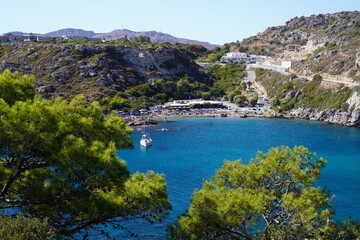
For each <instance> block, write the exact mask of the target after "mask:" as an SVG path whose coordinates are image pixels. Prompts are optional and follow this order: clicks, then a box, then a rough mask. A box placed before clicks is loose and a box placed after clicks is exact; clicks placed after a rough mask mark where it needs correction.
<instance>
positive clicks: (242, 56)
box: [220, 52, 265, 63]
mask: <svg viewBox="0 0 360 240" xmlns="http://www.w3.org/2000/svg"><path fill="white" fill-rule="evenodd" d="M263 58H265V57H264V56H258V55H248V54H247V53H242V52H228V53H226V56H223V57H221V59H220V62H222V63H237V62H245V63H255V62H258V61H259V60H260V59H263Z"/></svg>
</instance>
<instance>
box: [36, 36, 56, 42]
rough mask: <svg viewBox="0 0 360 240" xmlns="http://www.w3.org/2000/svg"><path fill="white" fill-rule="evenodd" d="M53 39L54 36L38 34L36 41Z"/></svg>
mask: <svg viewBox="0 0 360 240" xmlns="http://www.w3.org/2000/svg"><path fill="white" fill-rule="evenodd" d="M51 40H53V38H50V37H46V36H37V37H36V41H38V42H42V41H51Z"/></svg>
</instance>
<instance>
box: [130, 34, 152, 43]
mask: <svg viewBox="0 0 360 240" xmlns="http://www.w3.org/2000/svg"><path fill="white" fill-rule="evenodd" d="M131 40H132V41H133V42H134V43H151V40H150V37H149V36H146V35H140V36H137V37H133V38H131Z"/></svg>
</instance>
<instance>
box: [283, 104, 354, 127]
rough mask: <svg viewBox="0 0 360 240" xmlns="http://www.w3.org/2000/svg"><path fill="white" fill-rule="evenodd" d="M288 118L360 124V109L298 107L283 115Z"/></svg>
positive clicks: (347, 124) (340, 123) (350, 124)
mask: <svg viewBox="0 0 360 240" xmlns="http://www.w3.org/2000/svg"><path fill="white" fill-rule="evenodd" d="M285 116H287V117H288V118H297V119H305V120H310V121H320V122H327V123H332V124H339V125H344V126H351V127H353V126H360V110H354V111H351V110H350V111H347V112H344V111H341V110H338V109H326V110H316V109H313V108H299V109H295V110H293V111H291V112H290V113H289V114H287V115H285Z"/></svg>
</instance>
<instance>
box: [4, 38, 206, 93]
mask: <svg viewBox="0 0 360 240" xmlns="http://www.w3.org/2000/svg"><path fill="white" fill-rule="evenodd" d="M187 53H188V51H187V50H186V49H183V48H181V47H175V46H172V45H167V46H159V45H157V46H155V47H154V45H152V47H147V46H140V47H131V46H124V45H105V44H98V45H90V44H89V45H71V44H41V43H3V44H0V71H3V70H5V69H10V70H11V71H19V72H23V73H27V74H34V75H35V76H36V79H37V81H36V87H37V90H38V92H39V93H42V94H44V95H45V96H49V97H53V96H63V97H70V96H72V95H74V94H84V95H85V96H87V97H89V98H93V99H99V98H103V97H106V96H114V95H115V94H116V93H117V92H118V91H124V90H126V89H129V88H131V87H133V86H136V85H138V84H142V83H146V82H151V81H153V80H154V79H160V78H161V79H165V80H167V81H176V80H178V79H179V77H181V76H183V75H184V74H188V75H189V76H190V80H196V81H199V82H203V83H208V81H210V79H209V78H208V75H207V74H206V73H204V72H202V71H200V70H199V66H198V65H197V64H196V63H195V62H193V60H192V59H191V57H190V56H189V54H187Z"/></svg>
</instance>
